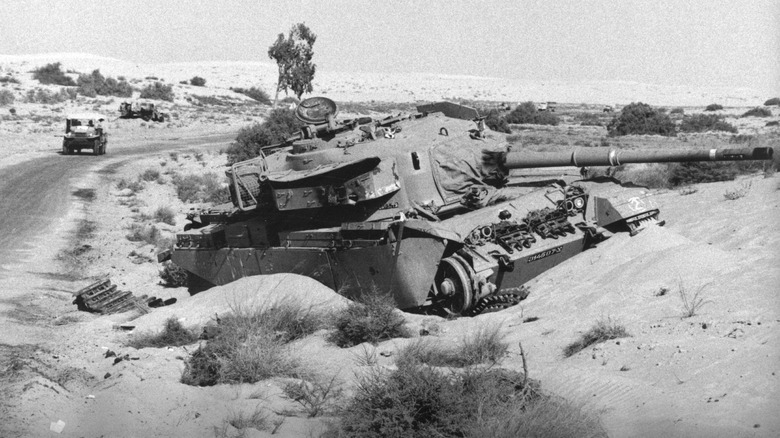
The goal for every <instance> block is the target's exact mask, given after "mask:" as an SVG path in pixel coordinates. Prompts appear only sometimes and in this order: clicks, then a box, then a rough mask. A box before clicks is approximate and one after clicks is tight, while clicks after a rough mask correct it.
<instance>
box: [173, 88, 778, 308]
mask: <svg viewBox="0 0 780 438" xmlns="http://www.w3.org/2000/svg"><path fill="white" fill-rule="evenodd" d="M336 114H337V108H336V105H335V103H333V102H332V101H331V100H329V99H326V98H319V97H318V98H310V99H306V100H304V101H303V102H301V104H300V105H299V106H298V108H297V110H296V115H297V117H298V118H299V119H300V120H301V121H303V122H304V123H305V124H306V126H304V127H303V128H302V129H301V131H300V132H299V133H298V134H297V135H296V136H294V137H292V138H290V139H288V140H287V141H285V142H284V143H282V144H278V145H273V146H269V147H265V148H263V154H262V155H261V156H260V157H257V158H254V159H251V160H248V161H244V162H240V163H236V164H234V165H233V166H232V167H231V168H230V170H229V171H228V172H227V173H228V176H229V179H230V192H231V199H232V204H226V205H223V206H218V207H214V208H209V209H205V210H202V211H199V212H198V213H197V214H192V215H191V216H190V220H191V223H190V224H188V225H187V227H186V228H185V229H186V231H184V232H181V233H179V234H178V235H177V240H176V244H175V248H174V249H173V251H172V252H166V253H164V254H161V256H160V259H161V260H165V259H168V258H171V259H172V260H173V262H174V263H176V264H177V265H179V266H181V267H182V268H184V269H186V270H187V271H189V272H190V273H191V274H192V275H193V276H195V278H199V279H200V280H202V281H205V282H206V283H207V284H210V285H222V284H226V283H229V282H231V281H234V280H236V279H238V278H241V277H246V276H250V275H262V274H274V273H297V274H301V275H306V276H309V277H312V278H314V279H316V280H318V281H320V282H321V283H323V284H325V285H327V286H329V287H331V288H333V289H334V290H336V291H338V292H339V293H341V294H343V295H345V296H347V297H350V298H358V297H360V295H361V294H364V293H367V292H369V291H378V292H379V293H385V294H391V295H392V296H393V297H394V299H395V303H396V305H397V306H398V307H399V308H401V309H404V310H410V311H436V312H447V313H451V314H462V315H473V314H478V313H482V312H486V311H491V310H497V309H502V308H505V307H509V306H512V305H514V304H517V303H518V302H520V300H522V299H524V298H525V297H526V295H527V289H525V288H524V287H523V285H524V284H525V283H526V282H528V281H529V280H530V279H532V278H534V277H536V276H537V275H539V274H541V273H542V272H544V271H546V270H548V269H550V268H552V267H554V266H556V265H558V264H560V263H563V262H564V261H566V260H567V259H569V258H571V257H574V256H576V255H577V254H579V253H581V252H582V251H584V250H586V249H588V248H591V247H593V246H595V245H596V244H597V243H598V242H599V241H601V240H603V239H605V238H607V237H609V236H610V235H611V234H612V233H616V232H623V231H625V232H629V233H636V232H638V231H639V230H641V229H642V228H643V227H646V226H651V225H656V224H662V223H663V222H662V221H660V220H659V211H658V208H657V206H656V203H655V202H654V201H653V197H652V195H651V194H650V193H648V192H647V191H646V190H644V189H641V188H629V187H624V186H621V185H620V184H619V183H618V182H617V181H615V180H613V179H609V178H602V179H591V180H589V179H584V178H583V177H582V176H580V175H578V174H573V175H569V176H566V175H564V176H561V173H562V172H561V169H560V167H561V166H574V167H586V166H617V165H619V164H624V163H642V162H672V161H675V162H677V161H679V162H684V161H710V160H764V159H770V158H771V156H772V153H773V151H772V149H771V148H755V149H725V150H682V151H635V150H613V149H604V148H583V149H575V150H573V151H570V152H565V153H531V152H523V151H520V150H513V149H512V147H510V146H509V144H508V143H507V142H506V140H505V136H504V135H503V134H500V133H495V132H492V131H488V130H487V129H486V127H485V123H484V118H483V117H481V116H480V115H479V114H478V112H477V111H476V110H474V109H472V108H469V107H465V106H462V105H458V104H454V103H449V102H440V103H435V104H429V105H422V106H419V107H417V112H416V113H414V114H408V115H399V116H395V117H389V118H386V119H383V120H379V121H375V120H372V119H370V118H358V119H351V120H341V121H337V119H336ZM547 168H553V169H547ZM555 168H558V169H555ZM515 169H520V170H515Z"/></svg>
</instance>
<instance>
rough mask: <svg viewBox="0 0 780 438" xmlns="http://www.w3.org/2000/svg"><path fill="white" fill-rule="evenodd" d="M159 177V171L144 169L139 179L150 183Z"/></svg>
mask: <svg viewBox="0 0 780 438" xmlns="http://www.w3.org/2000/svg"><path fill="white" fill-rule="evenodd" d="M159 177H160V171H159V170H157V169H146V170H144V171H143V173H142V174H141V175H139V178H140V179H141V180H142V181H146V182H150V181H156V180H157V178H159Z"/></svg>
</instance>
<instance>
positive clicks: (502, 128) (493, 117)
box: [485, 109, 512, 134]
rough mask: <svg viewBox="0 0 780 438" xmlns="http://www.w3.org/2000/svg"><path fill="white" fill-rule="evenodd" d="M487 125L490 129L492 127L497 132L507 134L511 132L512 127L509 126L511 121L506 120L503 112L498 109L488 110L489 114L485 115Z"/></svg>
mask: <svg viewBox="0 0 780 438" xmlns="http://www.w3.org/2000/svg"><path fill="white" fill-rule="evenodd" d="M485 125H487V127H488V128H489V129H492V130H493V131H496V132H503V133H505V134H511V133H512V128H510V127H509V123H507V122H506V119H504V118H503V117H501V114H500V113H499V112H498V110H495V109H492V110H490V111H488V112H487V116H486V117H485Z"/></svg>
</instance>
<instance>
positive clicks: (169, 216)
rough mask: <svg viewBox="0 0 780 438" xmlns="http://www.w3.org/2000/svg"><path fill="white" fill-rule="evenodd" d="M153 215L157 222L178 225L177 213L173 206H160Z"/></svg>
mask: <svg viewBox="0 0 780 438" xmlns="http://www.w3.org/2000/svg"><path fill="white" fill-rule="evenodd" d="M153 217H154V220H156V221H157V222H163V223H166V224H168V225H176V213H174V212H173V209H172V208H171V207H158V208H157V210H155V211H154V215H153Z"/></svg>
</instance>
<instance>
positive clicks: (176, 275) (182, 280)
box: [160, 260, 189, 287]
mask: <svg viewBox="0 0 780 438" xmlns="http://www.w3.org/2000/svg"><path fill="white" fill-rule="evenodd" d="M188 278H189V272H187V270H186V269H184V268H182V267H181V266H179V265H177V264H176V263H173V262H172V261H170V260H168V261H166V262H165V263H163V265H162V269H160V279H161V280H162V282H163V285H164V286H168V287H181V286H186V285H187V280H188Z"/></svg>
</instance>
